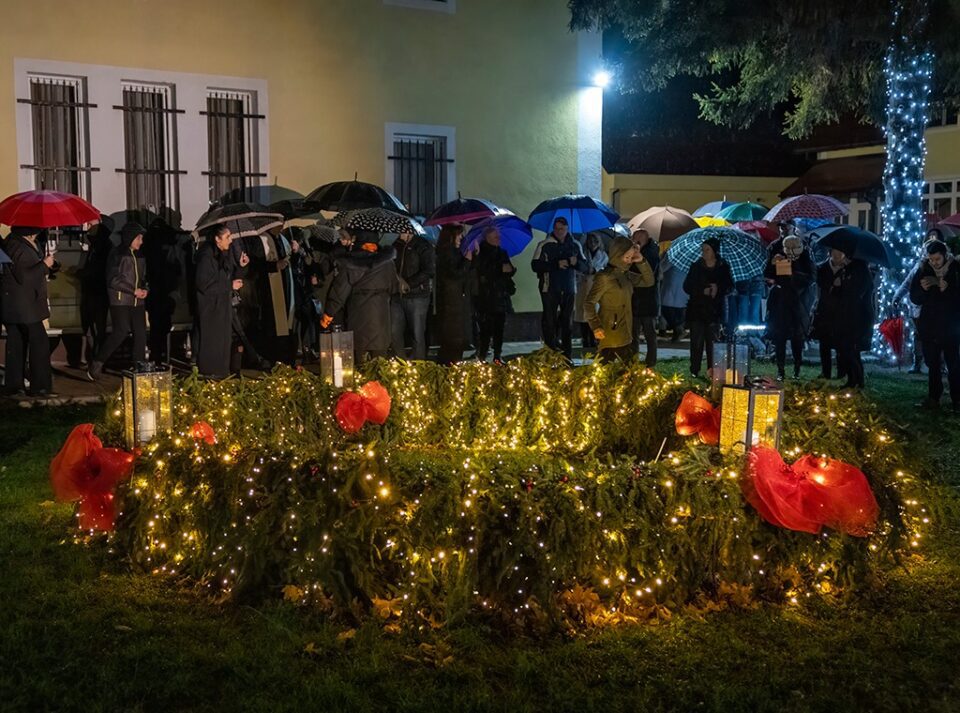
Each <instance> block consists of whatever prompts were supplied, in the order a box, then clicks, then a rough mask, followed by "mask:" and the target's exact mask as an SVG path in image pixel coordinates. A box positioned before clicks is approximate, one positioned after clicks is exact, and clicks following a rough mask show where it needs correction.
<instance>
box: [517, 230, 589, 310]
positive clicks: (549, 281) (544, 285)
mask: <svg viewBox="0 0 960 713" xmlns="http://www.w3.org/2000/svg"><path fill="white" fill-rule="evenodd" d="M571 258H574V259H575V262H576V264H574V265H571V264H570V259H571ZM562 260H566V261H567V267H561V266H560V262H561V261H562ZM530 265H531V267H532V268H533V271H534V272H536V273H537V275H539V276H540V292H553V293H554V294H567V295H572V294H575V293H576V291H577V279H576V275H577V273H578V272H586V271H587V260H586V258H585V257H584V256H583V250H582V249H581V248H580V243H578V242H577V241H576V240H574V239H573V236H572V235H568V236H567V237H566V238H564V240H563V242H562V243H561V242H560V241H559V240H557V239H556V238H555V237H554V236H553V234H552V233H551V234H550V235H548V236H547V239H546V240H544V241H542V242H541V243H540V244H538V245H537V248H536V250H534V253H533V261H532V262H531V263H530Z"/></svg>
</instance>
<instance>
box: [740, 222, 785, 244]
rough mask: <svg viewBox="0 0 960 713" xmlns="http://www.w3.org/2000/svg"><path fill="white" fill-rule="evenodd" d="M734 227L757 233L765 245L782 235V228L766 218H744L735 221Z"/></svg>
mask: <svg viewBox="0 0 960 713" xmlns="http://www.w3.org/2000/svg"><path fill="white" fill-rule="evenodd" d="M733 227H734V228H737V229H739V230H742V231H743V232H745V233H753V234H755V235H756V236H757V237H759V238H760V239H761V240H762V241H763V242H764V244H765V245H769V244H770V243H772V242H774V241H775V240H776V239H777V238H779V237H780V229H779V228H777V226H775V225H773V224H772V223H770V222H768V221H766V220H744V221H741V222H739V223H734V224H733Z"/></svg>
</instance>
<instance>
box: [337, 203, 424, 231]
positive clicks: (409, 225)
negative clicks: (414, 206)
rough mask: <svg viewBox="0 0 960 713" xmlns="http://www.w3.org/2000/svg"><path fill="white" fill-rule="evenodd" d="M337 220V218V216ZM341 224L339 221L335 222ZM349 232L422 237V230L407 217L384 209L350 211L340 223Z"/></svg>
mask: <svg viewBox="0 0 960 713" xmlns="http://www.w3.org/2000/svg"><path fill="white" fill-rule="evenodd" d="M337 217H338V218H339V216H337ZM337 222H341V221H337ZM342 223H343V226H344V227H345V228H347V229H349V230H367V231H369V232H371V233H416V234H417V235H423V234H424V232H425V231H424V229H423V226H422V225H420V224H419V223H418V222H417V221H415V220H414V219H413V218H411V217H410V216H408V215H402V214H400V213H396V212H394V211H391V210H386V209H385V208H365V209H362V210H354V211H350V212H349V213H347V214H346V216H345V219H344V220H343V221H342Z"/></svg>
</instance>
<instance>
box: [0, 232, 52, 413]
mask: <svg viewBox="0 0 960 713" xmlns="http://www.w3.org/2000/svg"><path fill="white" fill-rule="evenodd" d="M40 232H41V230H40V228H27V227H16V228H14V229H13V230H12V231H11V232H10V235H9V237H8V238H7V239H6V240H5V241H4V243H3V250H4V252H6V254H7V257H9V258H10V260H11V263H10V264H8V265H5V266H4V269H3V272H2V273H0V290H2V293H3V295H2V297H0V318H2V320H3V325H4V327H6V330H7V345H6V359H5V362H4V364H5V366H4V370H5V371H4V375H5V376H4V385H3V393H4V394H5V395H8V396H15V395H18V394H21V393H24V387H25V381H24V379H25V378H26V375H27V368H28V365H29V376H30V394H31V395H33V396H51V395H52V394H53V374H52V369H51V368H50V341H49V340H48V339H47V331H46V330H45V329H44V327H43V320H45V319H47V318H48V317H49V316H50V308H49V306H48V304H47V274H48V273H49V272H50V270H52V269H53V263H54V259H53V255H47V256H46V257H44V255H43V253H42V252H41V249H40V248H39V247H38V245H37V236H38V235H39V233H40Z"/></svg>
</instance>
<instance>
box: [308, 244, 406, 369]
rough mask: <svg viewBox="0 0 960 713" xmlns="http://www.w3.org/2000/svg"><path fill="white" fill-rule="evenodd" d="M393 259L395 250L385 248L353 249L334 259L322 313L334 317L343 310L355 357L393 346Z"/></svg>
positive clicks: (396, 286)
mask: <svg viewBox="0 0 960 713" xmlns="http://www.w3.org/2000/svg"><path fill="white" fill-rule="evenodd" d="M395 256H396V252H395V251H394V249H393V248H392V247H387V248H381V249H379V250H377V251H376V252H367V251H366V250H353V251H351V252H348V253H344V254H343V255H340V256H339V257H338V258H337V276H336V277H335V278H334V279H333V283H332V284H331V285H330V292H329V293H328V294H327V303H326V304H325V305H324V314H326V315H330V316H333V315H335V314H338V313H340V312H341V311H343V310H344V309H345V310H346V321H347V329H349V330H350V331H352V332H353V348H354V352H355V353H356V355H357V357H363V355H364V354H365V353H366V352H386V351H388V350H389V349H390V346H391V344H392V331H391V323H390V297H391V295H393V294H395V293H396V292H397V288H398V284H399V282H398V279H397V269H396V267H395V264H394V257H395ZM358 361H359V359H358Z"/></svg>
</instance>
